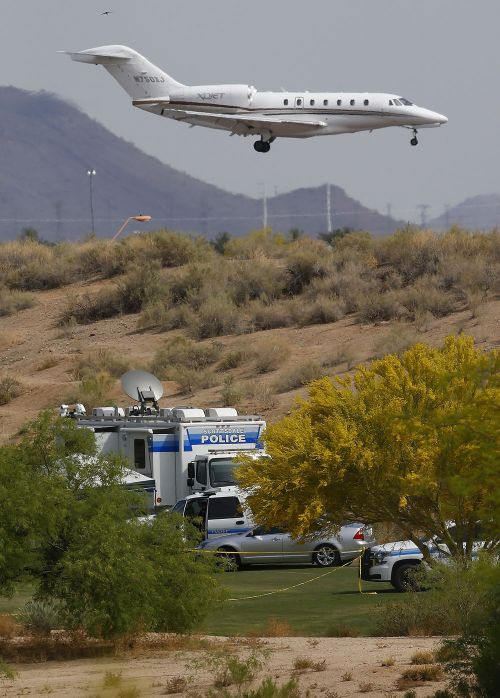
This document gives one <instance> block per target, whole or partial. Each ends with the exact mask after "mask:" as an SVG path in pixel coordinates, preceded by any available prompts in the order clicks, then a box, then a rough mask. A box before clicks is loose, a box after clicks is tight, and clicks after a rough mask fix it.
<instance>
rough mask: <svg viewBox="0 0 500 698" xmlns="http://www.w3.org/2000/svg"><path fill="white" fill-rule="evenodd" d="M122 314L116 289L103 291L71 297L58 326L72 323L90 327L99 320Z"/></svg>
mask: <svg viewBox="0 0 500 698" xmlns="http://www.w3.org/2000/svg"><path fill="white" fill-rule="evenodd" d="M120 312H121V302H120V297H119V294H118V293H117V290H116V289H101V290H100V291H99V292H98V293H96V294H94V295H93V296H91V295H90V294H89V293H85V294H83V296H77V297H76V298H73V297H71V298H70V299H69V300H68V304H67V306H66V308H65V309H64V310H63V312H62V313H61V315H60V317H59V321H58V324H59V326H60V327H65V326H66V325H67V324H68V323H70V322H76V323H77V324H78V325H88V324H90V323H92V322H97V321H98V320H105V319H106V318H110V317H114V316H115V315H118V314H119V313H120Z"/></svg>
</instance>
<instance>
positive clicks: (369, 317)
mask: <svg viewBox="0 0 500 698" xmlns="http://www.w3.org/2000/svg"><path fill="white" fill-rule="evenodd" d="M405 315H406V310H405V308H404V307H403V306H402V304H401V303H400V300H399V297H398V295H397V294H396V292H395V291H389V292H387V293H382V294H377V295H371V296H367V297H365V298H363V300H362V301H361V304H360V307H359V313H358V322H363V323H367V322H382V321H384V320H394V319H396V318H398V319H399V318H403V317H405Z"/></svg>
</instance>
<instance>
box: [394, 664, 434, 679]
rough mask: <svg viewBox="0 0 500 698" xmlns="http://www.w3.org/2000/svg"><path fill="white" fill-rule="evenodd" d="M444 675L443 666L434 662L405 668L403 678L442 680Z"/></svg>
mask: <svg viewBox="0 0 500 698" xmlns="http://www.w3.org/2000/svg"><path fill="white" fill-rule="evenodd" d="M443 676H444V675H443V670H442V669H441V667H440V666H437V665H435V664H432V665H421V666H414V667H409V668H408V669H405V670H404V672H403V674H402V676H401V678H402V679H403V681H441V680H442V679H443Z"/></svg>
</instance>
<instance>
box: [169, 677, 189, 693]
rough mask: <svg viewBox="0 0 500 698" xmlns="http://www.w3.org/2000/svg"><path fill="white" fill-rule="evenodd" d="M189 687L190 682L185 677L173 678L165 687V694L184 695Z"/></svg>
mask: <svg viewBox="0 0 500 698" xmlns="http://www.w3.org/2000/svg"><path fill="white" fill-rule="evenodd" d="M187 685H188V680H187V678H186V677H185V676H172V678H171V679H169V680H168V681H167V683H166V686H165V691H164V692H165V694H166V695H173V694H175V693H184V692H185V690H186V688H187Z"/></svg>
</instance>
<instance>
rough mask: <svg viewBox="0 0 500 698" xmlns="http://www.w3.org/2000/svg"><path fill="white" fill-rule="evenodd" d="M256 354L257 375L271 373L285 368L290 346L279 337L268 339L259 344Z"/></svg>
mask: <svg viewBox="0 0 500 698" xmlns="http://www.w3.org/2000/svg"><path fill="white" fill-rule="evenodd" d="M254 352H255V370H256V371H257V373H269V372H270V371H276V369H278V368H280V367H281V366H283V364H284V363H285V362H286V360H287V358H288V357H289V355H290V346H289V343H288V342H286V341H285V340H284V339H281V338H279V337H266V338H265V339H262V340H260V341H259V342H258V343H257V346H255V349H254Z"/></svg>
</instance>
